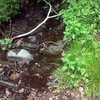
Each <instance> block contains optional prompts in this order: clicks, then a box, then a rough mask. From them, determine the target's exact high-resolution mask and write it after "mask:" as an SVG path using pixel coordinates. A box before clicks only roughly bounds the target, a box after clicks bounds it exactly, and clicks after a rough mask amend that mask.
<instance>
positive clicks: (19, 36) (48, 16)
mask: <svg viewBox="0 0 100 100" xmlns="http://www.w3.org/2000/svg"><path fill="white" fill-rule="evenodd" d="M44 1H45V2H46V3H47V4H48V5H49V7H50V8H49V11H48V13H47V16H46V18H45V19H44V20H43V21H42V22H41V23H40V24H39V25H37V26H36V27H35V28H34V29H32V30H31V31H29V32H27V33H24V34H21V35H17V36H15V37H13V38H12V39H13V40H15V39H17V38H21V37H24V36H27V35H29V34H31V33H32V32H34V31H36V30H37V29H38V28H39V27H40V26H42V25H43V24H44V23H45V22H46V21H47V20H48V19H50V18H54V17H57V16H60V14H57V12H55V10H54V9H53V11H54V12H55V13H56V14H55V15H52V16H50V12H51V10H52V6H51V4H50V3H48V2H47V1H46V0H44Z"/></svg>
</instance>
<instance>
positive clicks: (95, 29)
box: [53, 0, 100, 94]
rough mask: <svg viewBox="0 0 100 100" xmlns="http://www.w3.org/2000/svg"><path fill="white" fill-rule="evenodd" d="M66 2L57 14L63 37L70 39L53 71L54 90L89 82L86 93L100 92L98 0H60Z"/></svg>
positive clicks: (99, 3)
mask: <svg viewBox="0 0 100 100" xmlns="http://www.w3.org/2000/svg"><path fill="white" fill-rule="evenodd" d="M63 2H67V4H69V6H68V7H66V8H65V9H63V10H62V11H61V12H60V13H61V14H62V16H63V22H64V24H65V31H64V39H65V40H66V39H72V40H73V43H72V44H71V45H70V47H69V50H68V52H67V53H66V54H65V55H64V56H63V57H62V61H63V65H62V66H61V67H60V68H58V69H57V70H56V71H55V73H54V74H53V75H54V77H55V78H56V81H57V82H56V87H57V89H65V88H67V87H69V88H72V87H75V86H79V84H82V83H84V82H85V83H87V84H88V93H90V94H92V93H94V92H96V91H97V92H98V91H100V88H98V87H99V85H100V73H99V72H100V46H99V45H100V44H99V43H96V42H95V41H94V37H93V36H94V35H96V34H99V33H100V0H63Z"/></svg>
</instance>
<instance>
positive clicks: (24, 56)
mask: <svg viewBox="0 0 100 100" xmlns="http://www.w3.org/2000/svg"><path fill="white" fill-rule="evenodd" d="M7 59H8V60H9V61H22V60H33V56H32V55H31V54H30V52H29V51H27V50H25V49H21V50H17V49H16V50H10V51H9V52H8V53H7Z"/></svg>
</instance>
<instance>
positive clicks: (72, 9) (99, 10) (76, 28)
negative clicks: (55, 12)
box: [61, 0, 100, 39]
mask: <svg viewBox="0 0 100 100" xmlns="http://www.w3.org/2000/svg"><path fill="white" fill-rule="evenodd" d="M67 1H68V2H69V6H68V9H63V10H62V11H61V13H62V16H63V22H64V24H65V32H64V38H65V39H66V38H67V39H68V38H76V37H82V36H86V35H88V34H90V33H92V34H94V33H99V32H100V7H99V6H100V0H67Z"/></svg>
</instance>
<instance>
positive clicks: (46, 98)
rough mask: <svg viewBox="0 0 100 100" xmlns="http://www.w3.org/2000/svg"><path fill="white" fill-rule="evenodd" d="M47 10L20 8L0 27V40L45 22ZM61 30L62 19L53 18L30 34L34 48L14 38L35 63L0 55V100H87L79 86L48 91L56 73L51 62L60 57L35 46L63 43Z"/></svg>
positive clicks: (2, 52) (57, 61)
mask: <svg viewBox="0 0 100 100" xmlns="http://www.w3.org/2000/svg"><path fill="white" fill-rule="evenodd" d="M47 8H48V7H47ZM47 8H46V9H45V7H41V6H39V5H30V6H28V7H27V8H25V9H22V10H21V11H20V14H19V15H18V16H16V17H15V18H13V19H12V20H11V21H10V22H9V23H5V24H3V25H2V26H1V30H2V32H3V33H4V35H2V36H1V38H4V37H13V36H16V35H18V34H22V33H26V32H28V31H30V30H31V29H33V28H34V27H36V26H37V25H38V24H39V23H40V22H42V21H43V20H44V18H45V17H46V14H47ZM37 12H38V13H37ZM63 30H64V25H63V23H62V19H61V18H59V19H56V18H54V19H50V20H48V21H47V22H46V23H45V24H44V25H42V26H41V27H40V28H39V29H38V30H36V31H35V32H33V33H32V34H31V36H35V38H36V40H35V41H34V43H33V44H34V48H30V47H29V46H28V47H27V44H30V43H31V42H32V40H30V39H29V38H28V37H29V36H27V37H23V38H19V39H16V40H15V41H14V43H13V44H18V43H19V42H20V41H21V43H19V45H20V49H22V48H24V49H27V50H28V51H30V52H31V54H32V55H33V56H34V60H32V61H30V62H28V63H26V62H20V61H9V60H8V59H7V55H6V54H7V52H8V51H1V52H0V100H87V98H86V96H85V94H84V92H83V88H82V87H80V88H77V89H73V90H69V89H66V90H63V91H61V93H59V94H58V93H55V92H54V91H53V90H52V89H50V88H49V85H48V83H49V82H50V81H51V80H52V79H51V77H50V75H51V72H52V71H53V70H55V64H53V63H56V64H62V62H61V61H60V60H58V58H60V57H61V55H57V56H54V55H48V54H41V53H40V52H39V51H38V50H37V49H36V47H37V46H38V45H39V44H41V43H43V42H45V41H52V42H56V41H58V40H62V39H63ZM33 44H31V46H32V45H33ZM23 45H24V46H23ZM15 49H17V48H15ZM94 100H95V99H94ZM96 100H100V99H96Z"/></svg>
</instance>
